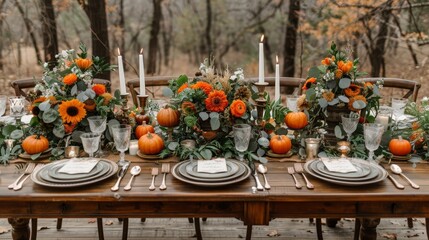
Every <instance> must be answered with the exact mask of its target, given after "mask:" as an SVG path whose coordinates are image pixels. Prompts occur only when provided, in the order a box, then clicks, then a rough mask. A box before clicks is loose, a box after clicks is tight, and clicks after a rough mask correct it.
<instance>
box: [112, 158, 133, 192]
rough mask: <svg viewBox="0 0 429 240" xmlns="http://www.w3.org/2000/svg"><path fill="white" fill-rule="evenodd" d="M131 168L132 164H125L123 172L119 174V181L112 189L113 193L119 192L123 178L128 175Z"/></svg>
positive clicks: (120, 171)
mask: <svg viewBox="0 0 429 240" xmlns="http://www.w3.org/2000/svg"><path fill="white" fill-rule="evenodd" d="M129 166H130V164H129V163H126V164H124V165H123V166H122V168H121V170H119V172H118V181H116V183H115V185H114V186H113V187H111V188H110V190H112V192H116V191H118V190H119V184H120V183H121V180H122V178H123V177H124V176H125V174H126V173H127V170H128V167H129Z"/></svg>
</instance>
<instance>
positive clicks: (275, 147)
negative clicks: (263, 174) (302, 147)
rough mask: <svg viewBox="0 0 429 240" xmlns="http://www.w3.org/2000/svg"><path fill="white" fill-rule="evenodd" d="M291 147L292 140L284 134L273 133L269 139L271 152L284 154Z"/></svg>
mask: <svg viewBox="0 0 429 240" xmlns="http://www.w3.org/2000/svg"><path fill="white" fill-rule="evenodd" d="M291 148H292V142H291V140H290V139H289V138H288V137H287V136H286V135H274V136H272V137H271V140H270V149H271V151H272V152H273V153H277V154H285V153H287V152H289V150H290V149H291Z"/></svg>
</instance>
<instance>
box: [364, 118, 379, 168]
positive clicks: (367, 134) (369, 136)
mask: <svg viewBox="0 0 429 240" xmlns="http://www.w3.org/2000/svg"><path fill="white" fill-rule="evenodd" d="M363 129H364V138H365V147H366V149H368V151H369V156H368V161H370V162H374V151H375V150H377V149H378V147H379V146H380V142H381V138H382V136H383V132H384V126H383V125H381V124H378V123H365V124H364V125H363Z"/></svg>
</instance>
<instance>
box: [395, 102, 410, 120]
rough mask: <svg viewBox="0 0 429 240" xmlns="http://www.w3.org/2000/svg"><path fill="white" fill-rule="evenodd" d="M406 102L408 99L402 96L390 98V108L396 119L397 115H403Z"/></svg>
mask: <svg viewBox="0 0 429 240" xmlns="http://www.w3.org/2000/svg"><path fill="white" fill-rule="evenodd" d="M407 102H408V100H407V99H404V98H395V97H393V98H392V109H393V116H394V117H395V120H398V118H399V117H401V116H403V115H404V111H405V105H407Z"/></svg>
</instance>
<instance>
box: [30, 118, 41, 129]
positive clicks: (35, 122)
mask: <svg viewBox="0 0 429 240" xmlns="http://www.w3.org/2000/svg"><path fill="white" fill-rule="evenodd" d="M39 124H40V121H39V118H38V117H36V116H33V117H32V118H31V120H30V126H32V127H36V126H38V125H39Z"/></svg>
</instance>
